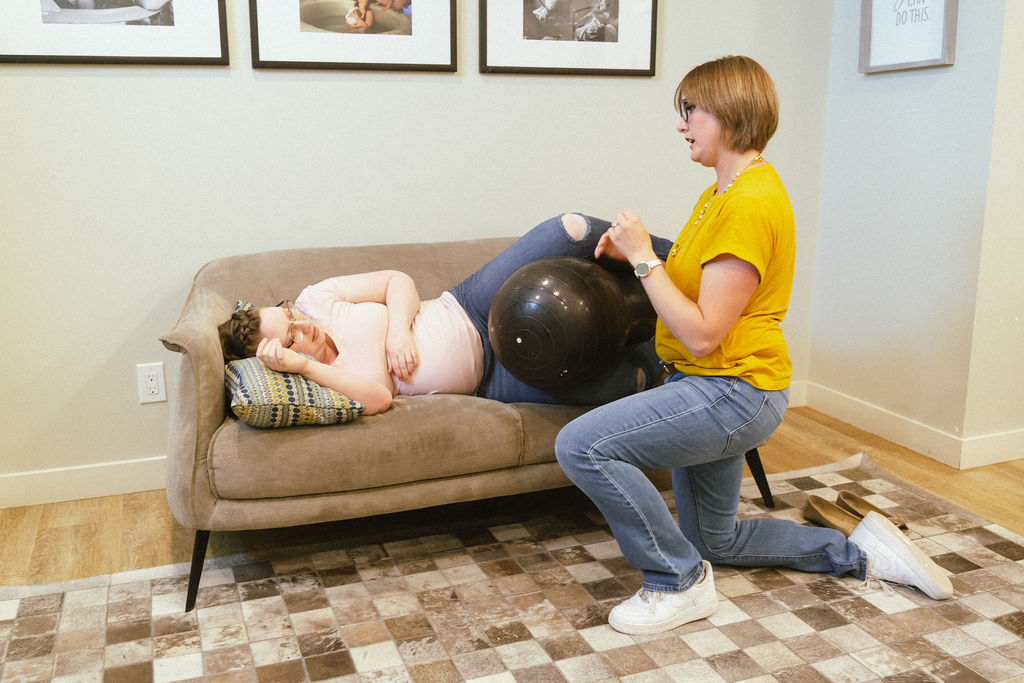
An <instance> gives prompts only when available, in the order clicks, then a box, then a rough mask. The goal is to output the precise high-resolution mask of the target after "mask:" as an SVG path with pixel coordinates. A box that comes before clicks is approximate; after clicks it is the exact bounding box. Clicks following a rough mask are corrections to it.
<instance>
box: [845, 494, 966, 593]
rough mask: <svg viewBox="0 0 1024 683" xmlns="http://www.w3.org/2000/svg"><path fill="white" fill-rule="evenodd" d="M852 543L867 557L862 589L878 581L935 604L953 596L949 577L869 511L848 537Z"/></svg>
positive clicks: (894, 527)
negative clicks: (902, 587) (923, 596)
mask: <svg viewBox="0 0 1024 683" xmlns="http://www.w3.org/2000/svg"><path fill="white" fill-rule="evenodd" d="M850 541H851V542H853V543H855V544H856V545H857V546H858V547H859V548H860V549H861V550H863V551H864V553H865V554H866V555H867V556H868V569H867V578H866V579H864V585H868V584H870V583H871V582H872V581H879V582H881V583H882V587H883V588H886V589H888V586H886V582H888V583H899V584H903V585H905V586H911V587H913V588H916V589H918V590H919V591H922V592H923V593H924V594H926V595H927V596H928V597H930V598H933V599H935V600H947V599H949V598H951V597H952V596H953V584H952V583H950V581H949V577H948V576H946V574H945V573H944V572H943V571H942V568H941V567H939V565H937V564H935V562H934V561H933V560H932V558H930V557H928V556H927V555H925V554H924V553H923V552H922V551H921V549H920V548H918V547H917V546H916V545H914V544H913V543H912V542H911V541H910V539H908V538H907V537H906V536H905V535H903V534H902V533H901V532H900V530H899V529H897V528H896V525H895V524H893V523H892V522H890V521H889V520H887V519H886V518H885V517H883V516H882V515H880V514H878V513H877V512H874V511H871V512H868V514H867V515H865V516H864V519H863V520H861V522H860V524H858V525H857V527H856V528H855V529H854V530H853V532H852V533H851V534H850Z"/></svg>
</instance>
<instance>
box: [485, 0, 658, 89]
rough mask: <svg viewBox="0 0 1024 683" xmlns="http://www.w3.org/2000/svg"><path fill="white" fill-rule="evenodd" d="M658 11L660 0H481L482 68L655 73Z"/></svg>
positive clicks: (598, 74)
mask: <svg viewBox="0 0 1024 683" xmlns="http://www.w3.org/2000/svg"><path fill="white" fill-rule="evenodd" d="M657 13H658V12H657V0H622V1H621V2H620V1H619V0H492V1H491V2H488V1H487V0H480V71H481V72H483V73H536V74H580V75H594V76H653V75H654V53H655V43H656V39H655V36H656V35H657Z"/></svg>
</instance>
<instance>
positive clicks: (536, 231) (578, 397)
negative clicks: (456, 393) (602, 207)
mask: <svg viewBox="0 0 1024 683" xmlns="http://www.w3.org/2000/svg"><path fill="white" fill-rule="evenodd" d="M577 215H580V216H582V217H583V219H584V221H585V222H586V224H587V228H586V230H585V231H584V233H585V234H583V236H582V238H581V239H578V240H577V239H574V238H573V237H572V236H571V235H569V233H567V232H566V231H565V227H564V226H563V224H562V217H561V216H556V217H554V218H549V219H548V220H546V221H544V222H543V223H541V224H540V225H537V226H536V227H534V228H533V229H531V230H530V231H529V232H527V233H526V234H525V235H523V236H522V237H520V238H519V239H518V240H516V241H515V243H513V244H512V245H511V246H509V247H508V248H507V249H505V250H504V251H503V252H501V253H500V254H498V255H497V256H496V257H495V258H494V259H492V260H491V261H490V262H489V263H487V264H486V265H484V266H483V267H482V268H480V269H479V270H478V271H476V272H475V273H473V274H472V275H470V276H469V277H467V278H466V279H465V280H463V281H462V282H460V283H459V284H458V285H456V286H455V287H453V288H452V289H451V290H449V291H450V292H451V293H452V295H453V296H454V297H455V300H456V301H458V302H459V304H460V305H461V306H462V307H463V308H464V309H465V310H466V313H468V314H469V317H470V319H471V320H472V321H473V325H474V326H475V327H476V329H477V332H479V333H480V340H481V341H482V342H483V347H484V376H483V380H482V381H481V383H480V386H479V387H478V388H477V395H478V396H482V397H484V398H490V399H494V400H496V401H503V402H505V403H516V402H529V403H549V404H577V405H596V404H600V403H607V402H609V401H614V400H615V399H618V398H621V397H623V396H628V395H630V394H633V393H636V390H637V370H638V369H642V370H644V372H645V374H646V376H647V377H649V378H651V379H654V378H656V377H657V376H658V375H659V374H660V368H659V366H658V357H657V355H656V354H655V353H654V344H653V342H646V343H644V344H640V345H637V347H634V348H632V349H629V350H628V351H627V353H625V354H623V355H622V357H621V358H620V359H619V362H618V363H617V364H616V365H615V366H614V367H612V368H610V369H609V371H608V372H606V373H605V374H604V375H603V376H602V377H600V378H599V379H597V380H595V381H594V382H591V383H588V384H587V386H583V387H578V388H577V389H575V390H574V391H573V392H572V393H570V394H566V395H560V396H558V397H555V396H552V395H551V394H549V393H547V392H545V391H542V390H540V389H536V388H534V387H531V386H530V385H528V384H525V383H524V382H521V381H520V380H518V379H516V378H515V377H514V376H513V375H512V373H510V372H509V371H508V370H507V369H506V368H505V367H504V366H503V365H502V364H501V363H500V362H499V361H498V359H497V358H496V357H495V355H494V349H493V348H492V347H491V339H490V335H489V334H488V330H487V316H488V314H489V313H490V310H491V302H492V301H493V300H494V295H495V294H497V292H498V289H500V288H501V286H502V285H503V284H505V280H507V279H508V278H509V276H510V275H512V273H514V272H516V271H517V270H519V269H520V268H521V267H523V266H525V265H527V264H529V263H533V262H534V261H537V260H540V259H543V258H557V257H563V256H576V257H580V258H589V259H593V257H594V249H596V248H597V243H598V240H600V239H601V235H603V234H604V233H605V232H606V231H607V230H608V227H609V226H610V225H611V223H609V222H608V221H605V220H601V219H599V218H593V217H591V216H583V215H582V214H577ZM652 241H653V242H654V250H655V252H656V253H658V255H659V256H661V257H662V258H665V257H666V256H667V254H668V250H669V249H670V248H671V246H672V243H671V242H670V241H669V240H665V239H662V238H652Z"/></svg>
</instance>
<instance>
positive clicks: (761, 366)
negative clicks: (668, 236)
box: [655, 164, 796, 391]
mask: <svg viewBox="0 0 1024 683" xmlns="http://www.w3.org/2000/svg"><path fill="white" fill-rule="evenodd" d="M714 190H715V188H714V186H711V187H709V188H708V189H707V190H705V192H704V194H702V195H701V197H700V199H699V200H698V201H697V205H696V207H695V208H694V210H693V214H692V215H691V216H690V220H689V221H687V223H686V226H685V227H684V228H683V230H682V231H681V232H680V233H679V237H678V238H677V239H676V242H675V244H674V247H675V252H676V253H675V255H672V254H670V255H669V257H668V260H667V261H666V262H665V272H666V273H668V276H669V277H670V278H672V281H673V282H674V283H675V285H676V287H678V288H679V289H680V290H681V291H682V292H683V293H684V294H685V295H686V296H688V297H689V298H690V299H691V300H693V301H697V299H698V297H699V295H700V278H701V273H702V272H703V269H704V266H705V265H706V264H707V263H708V262H709V261H711V260H712V259H714V258H716V257H717V256H721V255H722V254H732V255H733V256H736V257H737V258H740V259H743V260H744V261H747V262H748V263H750V264H752V265H753V266H754V268H756V269H757V272H758V275H760V278H761V282H760V284H758V286H757V288H756V289H755V290H754V293H753V295H752V296H751V297H750V301H748V302H747V305H746V307H745V308H744V309H743V312H742V313H741V314H740V317H739V320H738V321H737V322H736V325H735V326H733V328H732V329H731V330H730V331H729V333H728V334H727V335H726V337H725V339H724V340H723V341H722V343H721V344H720V345H719V346H718V348H716V349H715V350H714V351H712V352H711V353H709V354H708V355H707V356H705V357H704V358H701V359H696V358H694V357H693V354H691V353H690V352H689V351H688V350H687V349H686V347H685V346H683V344H682V343H681V342H680V341H679V340H678V339H676V338H675V337H674V336H673V335H672V333H671V332H669V331H668V328H667V327H665V325H664V324H662V322H661V320H660V319H659V320H658V325H657V331H656V333H655V342H656V344H657V349H658V355H659V356H660V357H661V358H662V360H665V361H668V362H672V363H673V364H674V365H675V366H676V368H677V369H679V370H680V371H682V372H684V373H686V374H690V375H702V376H707V375H719V376H727V377H739V378H740V379H743V380H745V381H747V382H749V383H750V384H753V385H754V386H755V387H757V388H758V389H761V390H763V391H776V390H779V389H785V388H786V387H788V386H789V380H790V376H791V375H792V373H793V366H792V362H791V361H790V358H789V351H788V349H787V347H786V340H785V339H784V338H783V336H782V328H781V326H780V324H781V323H782V320H783V318H785V316H786V310H787V308H788V307H789V295H790V292H791V291H792V289H793V269H794V264H795V259H796V229H795V226H794V221H793V208H792V206H790V203H789V197H788V195H787V194H786V188H785V187H783V185H782V180H781V179H780V178H779V175H778V173H776V172H775V169H774V168H772V166H771V165H770V164H763V165H761V166H757V167H754V168H751V169H749V170H747V171H745V172H744V173H742V174H741V175H740V177H739V178H738V179H737V180H736V182H735V183H734V184H733V186H732V187H731V188H729V190H728V192H726V193H725V194H721V195H714ZM708 197H712V199H711V204H710V205H709V206H708V208H707V211H706V212H705V214H704V217H703V218H702V219H700V221H699V222H698V223H697V225H696V226H694V221H696V220H697V216H698V214H699V213H700V209H701V207H703V206H704V203H705V202H706V201H707V200H708Z"/></svg>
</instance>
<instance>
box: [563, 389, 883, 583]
mask: <svg viewBox="0 0 1024 683" xmlns="http://www.w3.org/2000/svg"><path fill="white" fill-rule="evenodd" d="M788 403H789V390H788V389H784V390H782V391H761V390H760V389H757V388H756V387H754V386H752V385H751V384H748V383H747V382H744V381H743V380H740V379H736V378H732V377H694V376H687V375H685V374H683V373H677V374H675V375H672V376H671V377H669V379H668V381H667V382H666V383H665V384H664V385H663V386H661V387H658V388H656V389H651V390H648V391H645V392H642V393H639V394H635V395H633V396H628V397H626V398H623V399H620V400H618V401H615V402H614V403H610V404H608V405H605V406H601V407H600V408H596V409H594V410H592V411H590V412H588V413H586V414H585V415H582V416H580V417H578V418H576V419H575V420H573V421H572V422H570V423H569V424H568V425H566V426H565V427H564V428H563V429H562V431H561V432H560V433H559V434H558V438H557V439H556V441H555V454H556V456H557V457H558V462H559V464H560V465H561V466H562V469H563V470H565V473H566V474H567V475H568V476H569V478H570V479H571V480H572V481H573V482H574V483H575V484H576V485H577V486H578V487H579V488H580V489H582V490H583V492H584V493H586V494H587V495H588V496H589V497H590V499H591V500H593V501H594V503H595V504H596V505H597V507H598V509H600V511H601V513H602V514H603V515H604V518H605V520H606V521H607V522H608V524H609V525H610V526H611V529H612V533H614V534H615V539H616V540H617V541H618V543H619V547H620V548H621V549H622V553H623V555H624V556H625V558H626V560H627V561H629V563H630V564H632V565H633V566H634V567H636V568H638V569H640V570H641V571H643V575H644V581H643V586H644V588H647V589H648V590H652V591H661V592H668V593H672V592H679V591H684V590H686V589H687V588H689V587H690V586H692V585H693V584H694V583H696V582H697V581H699V580H700V579H701V578H702V577H703V575H704V569H703V566H702V565H701V559H702V558H703V559H706V560H708V561H709V562H711V563H712V564H726V565H735V566H740V567H770V566H775V567H788V568H790V569H797V570H800V571H807V572H823V573H827V574H831V575H833V576H840V575H842V574H845V573H847V572H852V573H853V574H854V575H855V576H857V577H858V578H861V579H863V578H864V576H865V570H866V560H865V556H864V553H863V552H862V551H861V550H860V549H859V548H858V547H857V546H855V545H854V544H852V543H850V542H849V541H848V540H847V539H846V536H844V535H843V534H842V533H840V532H839V531H836V530H834V529H827V528H823V527H807V526H803V525H801V524H797V523H796V522H791V521H787V520H778V519H745V520H737V519H736V511H737V509H738V507H739V501H740V482H741V480H742V478H743V463H744V458H743V456H744V453H746V452H747V451H748V450H749V449H751V448H755V447H757V446H758V445H760V444H761V443H763V442H764V441H765V439H767V438H768V436H769V435H770V434H771V433H772V432H773V431H775V428H776V427H778V425H779V423H780V422H781V421H782V416H783V415H784V414H785V412H786V406H787V405H788ZM661 468H671V469H672V484H673V489H674V494H675V501H676V513H677V515H678V520H676V519H673V517H672V513H671V512H670V511H669V509H668V506H667V505H666V504H665V501H664V499H663V498H662V497H661V494H660V493H659V492H658V490H657V488H656V487H655V486H654V485H653V484H652V483H651V482H650V480H649V479H648V478H647V477H646V476H645V475H644V473H643V470H644V469H661Z"/></svg>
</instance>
